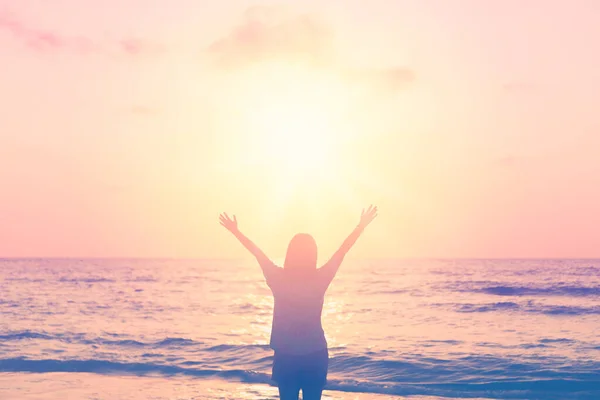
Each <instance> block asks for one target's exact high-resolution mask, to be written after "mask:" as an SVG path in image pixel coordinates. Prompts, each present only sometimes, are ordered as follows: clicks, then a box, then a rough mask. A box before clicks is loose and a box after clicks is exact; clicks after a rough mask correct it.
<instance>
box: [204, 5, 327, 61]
mask: <svg viewBox="0 0 600 400" xmlns="http://www.w3.org/2000/svg"><path fill="white" fill-rule="evenodd" d="M331 39H332V34H331V32H330V31H329V29H328V28H327V27H326V26H325V25H324V24H323V23H322V22H321V21H319V20H318V19H317V18H315V17H314V16H312V15H309V14H301V15H290V14H289V13H287V12H286V11H285V10H284V9H283V8H280V7H265V6H260V7H251V8H249V9H247V10H246V12H245V13H244V16H243V18H242V22H241V24H239V25H238V26H236V27H235V28H234V29H233V31H232V32H230V33H229V34H228V35H226V36H225V37H223V38H221V39H219V40H217V41H215V42H214V43H212V45H210V47H209V52H210V53H211V54H212V55H213V56H214V57H215V59H216V60H217V62H218V63H219V64H220V65H221V66H224V67H237V66H239V65H246V64H249V63H253V62H257V61H264V60H270V59H275V58H285V59H286V60H294V61H308V62H318V61H322V60H324V59H327V58H328V57H329V54H330V50H331Z"/></svg>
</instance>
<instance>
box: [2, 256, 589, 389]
mask: <svg viewBox="0 0 600 400" xmlns="http://www.w3.org/2000/svg"><path fill="white" fill-rule="evenodd" d="M272 307H273V302H272V298H271V295H270V292H269V289H268V287H267V286H266V284H265V283H264V282H263V278H262V275H261V273H260V270H259V268H258V267H257V266H256V265H255V264H254V263H252V262H249V261H244V262H235V261H223V260H196V261H192V260H4V261H0V313H1V316H2V318H1V319H0V398H2V399H34V398H35V399H54V398H77V399H105V398H106V399H109V398H110V399H115V398H119V399H121V398H122V399H138V398H140V399H141V398H144V399H150V398H154V399H211V398H232V399H233V398H236V399H241V398H243V399H265V398H276V397H275V395H276V389H275V388H273V387H272V386H270V385H269V383H270V380H269V374H270V365H271V360H272V359H271V356H272V352H271V351H270V350H269V348H268V346H267V343H268V340H269V332H270V322H271V312H272ZM323 326H324V329H325V332H326V335H327V339H328V342H329V345H330V348H331V351H330V354H331V357H332V359H331V363H330V375H329V385H328V387H327V389H328V391H327V392H326V394H327V396H328V397H327V398H330V399H355V398H356V399H370V398H378V399H379V398H381V399H384V398H389V395H396V396H419V397H417V398H423V397H420V396H439V397H451V398H488V399H490V398H495V399H530V400H534V399H598V398H600V338H599V337H598V333H600V262H599V261H590V260H579V261H578V260H373V261H353V262H352V261H351V262H348V263H346V264H345V265H343V266H342V268H341V270H340V273H339V276H338V277H337V278H336V280H335V281H334V283H333V284H332V286H331V288H330V291H329V292H328V295H327V298H326V302H325V308H324V312H323ZM53 393H54V394H53ZM55 394H56V395H55ZM376 394H380V396H377V395H376ZM383 395H388V396H383ZM44 396H46V397H44ZM52 396H55V397H52ZM61 396H62V397H61Z"/></svg>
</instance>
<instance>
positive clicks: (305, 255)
mask: <svg viewBox="0 0 600 400" xmlns="http://www.w3.org/2000/svg"><path fill="white" fill-rule="evenodd" d="M283 268H284V269H285V270H287V271H290V272H292V271H294V272H309V271H316V269H317V242H315V239H314V238H313V237H312V236H311V235H309V234H308V233H299V234H297V235H296V236H294V237H293V238H292V240H291V241H290V244H289V245H288V249H287V253H286V255H285V261H284V263H283Z"/></svg>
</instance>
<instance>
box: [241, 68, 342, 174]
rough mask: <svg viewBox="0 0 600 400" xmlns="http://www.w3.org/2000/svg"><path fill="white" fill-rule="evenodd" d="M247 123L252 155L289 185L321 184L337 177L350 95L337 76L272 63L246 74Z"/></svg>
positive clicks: (243, 117) (250, 154)
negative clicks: (326, 178) (344, 118)
mask: <svg viewBox="0 0 600 400" xmlns="http://www.w3.org/2000/svg"><path fill="white" fill-rule="evenodd" d="M244 83H245V87H244V88H243V89H244V94H243V96H242V97H243V98H244V99H245V102H246V107H244V112H243V116H242V119H243V120H244V121H245V127H244V129H246V130H247V132H248V135H249V137H250V140H248V143H249V148H247V149H245V150H247V154H248V156H249V157H251V158H252V159H253V161H254V162H258V163H261V164H263V165H266V166H268V167H270V168H273V169H275V170H276V171H277V173H278V175H279V176H280V179H283V180H286V183H287V184H289V183H290V181H292V182H291V183H294V182H295V183H300V181H304V180H309V181H313V183H316V182H317V181H319V180H322V178H323V177H325V176H331V175H334V174H338V173H339V171H338V166H339V162H340V157H339V155H340V154H339V150H340V148H341V146H340V144H341V143H342V142H343V141H344V140H345V138H346V137H347V135H348V134H349V132H348V130H347V129H346V127H345V126H344V124H343V123H342V118H341V116H342V115H343V113H344V105H345V102H346V100H347V96H346V95H345V92H344V89H345V88H344V86H343V85H342V83H341V82H340V81H339V80H338V79H336V77H335V76H332V75H330V74H329V75H328V74H325V73H323V72H317V71H313V70H310V69H308V68H299V67H290V66H286V65H268V66H261V68H257V69H253V70H250V71H247V75H246V76H245V82H244Z"/></svg>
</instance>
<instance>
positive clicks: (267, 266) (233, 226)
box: [219, 213, 280, 282]
mask: <svg viewBox="0 0 600 400" xmlns="http://www.w3.org/2000/svg"><path fill="white" fill-rule="evenodd" d="M219 221H220V223H221V225H223V226H224V227H225V228H226V229H227V230H228V231H229V232H231V233H232V234H233V236H235V237H236V238H237V239H238V240H239V241H240V243H241V244H242V245H243V246H244V247H245V248H246V249H247V250H248V251H249V252H250V253H252V255H253V256H254V257H256V260H257V261H258V264H259V265H260V268H261V269H262V271H263V275H264V276H265V278H266V279H267V282H269V280H270V279H271V278H273V275H274V274H276V273H278V272H279V270H280V268H279V267H277V266H276V265H275V264H274V263H273V262H272V261H271V260H270V259H269V257H267V255H266V254H265V253H263V251H262V250H261V249H259V248H258V246H256V245H255V244H254V242H252V241H251V240H250V239H248V238H247V237H246V236H245V235H244V234H243V233H242V232H240V230H239V229H238V224H237V218H236V217H235V215H234V216H233V219H231V218H229V215H227V213H223V214H221V215H220V216H219Z"/></svg>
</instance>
